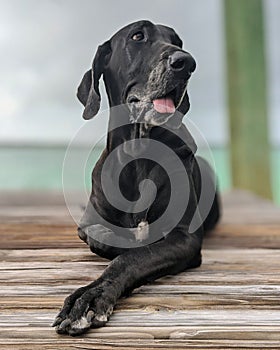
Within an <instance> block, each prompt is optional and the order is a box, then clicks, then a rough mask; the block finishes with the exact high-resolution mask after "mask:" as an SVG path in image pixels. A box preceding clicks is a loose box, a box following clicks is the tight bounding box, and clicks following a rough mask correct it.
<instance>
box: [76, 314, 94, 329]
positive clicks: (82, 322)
mask: <svg viewBox="0 0 280 350" xmlns="http://www.w3.org/2000/svg"><path fill="white" fill-rule="evenodd" d="M88 327H90V322H88V320H87V318H86V317H85V316H82V317H81V318H80V319H79V320H77V321H75V322H73V324H72V328H77V329H84V328H88Z"/></svg>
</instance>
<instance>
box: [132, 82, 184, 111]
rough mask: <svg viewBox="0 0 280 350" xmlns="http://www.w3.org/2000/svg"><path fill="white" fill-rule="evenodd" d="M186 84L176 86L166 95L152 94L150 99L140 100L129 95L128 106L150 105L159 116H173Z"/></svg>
mask: <svg viewBox="0 0 280 350" xmlns="http://www.w3.org/2000/svg"><path fill="white" fill-rule="evenodd" d="M186 88H187V82H186V83H185V84H184V85H183V86H181V85H178V86H176V87H174V88H173V89H172V90H170V91H169V92H168V93H167V94H161V95H160V94H157V93H154V94H153V95H152V96H151V97H150V98H147V97H143V98H140V97H138V96H137V95H134V94H131V95H129V96H128V98H127V102H128V103H129V104H132V103H133V104H137V103H150V104H152V105H153V108H154V109H155V111H157V112H158V113H160V114H173V113H175V111H176V109H178V108H179V107H180V105H181V104H182V101H183V99H184V97H185V95H186V92H187V89H186Z"/></svg>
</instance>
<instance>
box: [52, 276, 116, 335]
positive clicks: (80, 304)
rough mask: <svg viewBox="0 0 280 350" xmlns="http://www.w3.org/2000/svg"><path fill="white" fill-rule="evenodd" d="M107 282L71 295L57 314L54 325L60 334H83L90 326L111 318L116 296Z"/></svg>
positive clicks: (84, 288) (98, 325) (78, 290)
mask: <svg viewBox="0 0 280 350" xmlns="http://www.w3.org/2000/svg"><path fill="white" fill-rule="evenodd" d="M107 287H108V286H107V285H106V283H105V282H104V281H103V282H100V283H95V285H94V286H91V285H89V286H87V287H82V288H79V289H77V290H76V291H75V292H74V293H72V294H71V295H69V296H68V297H67V298H66V299H65V302H64V305H63V307H62V309H61V311H60V313H59V314H58V315H57V317H56V319H55V321H54V323H53V327H56V332H57V333H59V334H70V335H72V336H75V335H79V334H82V333H84V332H86V331H87V330H88V329H89V328H91V327H93V328H97V327H102V326H104V325H105V324H106V322H107V321H108V320H109V317H110V315H111V314H112V312H113V309H114V306H115V303H116V301H115V298H114V296H113V293H112V291H110V289H109V288H107Z"/></svg>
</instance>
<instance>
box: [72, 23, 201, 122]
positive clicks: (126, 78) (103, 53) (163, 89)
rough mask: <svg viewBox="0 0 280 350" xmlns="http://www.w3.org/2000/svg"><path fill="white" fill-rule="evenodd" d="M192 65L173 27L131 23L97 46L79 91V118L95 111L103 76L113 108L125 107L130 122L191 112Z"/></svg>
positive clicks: (193, 61) (194, 65)
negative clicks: (189, 89) (80, 110)
mask: <svg viewBox="0 0 280 350" xmlns="http://www.w3.org/2000/svg"><path fill="white" fill-rule="evenodd" d="M195 67H196V63H195V60H194V58H193V57H192V56H191V55H190V54H189V53H188V52H186V51H184V50H183V49H182V41H181V39H180V38H179V36H178V35H177V34H176V33H175V31H174V30H173V29H171V28H169V27H166V26H163V25H154V24H153V23H151V22H149V21H138V22H135V23H132V24H130V25H128V26H126V27H124V28H122V29H121V30H119V31H118V32H117V33H116V34H115V35H114V36H113V37H112V38H111V39H110V40H108V41H106V42H105V43H104V44H103V45H101V46H99V47H98V50H97V52H96V55H95V58H94V60H93V65H92V69H91V70H89V71H88V72H86V73H85V75H84V77H83V79H82V82H81V84H80V86H79V88H78V94H77V96H78V98H79V100H80V101H81V102H82V104H83V105H84V106H85V110H84V113H83V117H84V119H91V118H92V117H93V116H94V115H96V114H97V112H98V110H99V107H100V92H99V79H100V77H101V75H102V74H103V79H104V82H105V87H106V91H107V94H108V98H109V103H110V106H111V107H112V106H117V105H121V104H127V106H128V109H129V115H130V122H132V123H133V122H145V123H147V124H149V125H151V126H154V125H162V124H165V123H166V122H168V120H169V119H172V116H173V115H175V112H176V110H177V111H179V112H180V113H179V114H180V115H184V114H186V113H187V111H188V110H189V107H190V104H189V98H188V94H187V83H188V80H189V78H190V76H191V74H192V73H193V72H194V70H195ZM175 124H176V123H175ZM177 124H178V122H177Z"/></svg>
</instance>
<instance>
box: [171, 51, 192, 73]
mask: <svg viewBox="0 0 280 350" xmlns="http://www.w3.org/2000/svg"><path fill="white" fill-rule="evenodd" d="M168 65H169V67H170V68H171V69H172V70H173V71H175V72H187V73H192V72H194V70H195V67H196V63H195V60H194V58H193V57H192V56H191V55H190V54H189V53H187V52H182V51H176V52H174V53H172V54H171V55H170V56H169V59H168Z"/></svg>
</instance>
